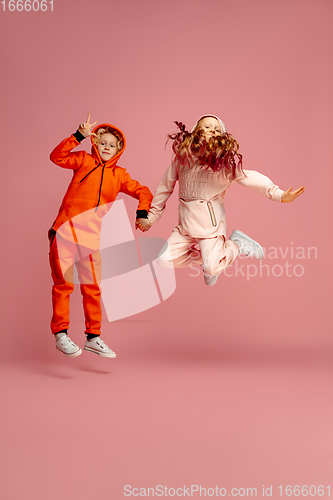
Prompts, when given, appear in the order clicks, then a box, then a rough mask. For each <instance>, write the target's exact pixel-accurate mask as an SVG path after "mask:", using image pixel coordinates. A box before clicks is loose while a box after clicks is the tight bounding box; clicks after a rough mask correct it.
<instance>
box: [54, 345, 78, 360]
mask: <svg viewBox="0 0 333 500" xmlns="http://www.w3.org/2000/svg"><path fill="white" fill-rule="evenodd" d="M56 349H57V350H58V351H60V352H62V353H63V354H64V355H65V356H67V357H68V358H76V357H77V356H80V354H82V350H81V349H79V350H78V351H76V352H72V353H68V352H65V351H63V350H62V349H60V347H58V346H57V345H56Z"/></svg>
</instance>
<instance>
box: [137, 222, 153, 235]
mask: <svg viewBox="0 0 333 500" xmlns="http://www.w3.org/2000/svg"><path fill="white" fill-rule="evenodd" d="M151 226H152V224H151V222H149V220H148V219H136V221H135V229H138V228H139V229H140V231H142V232H143V233H144V232H145V231H148V230H149V229H150V228H151Z"/></svg>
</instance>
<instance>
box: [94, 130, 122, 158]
mask: <svg viewBox="0 0 333 500" xmlns="http://www.w3.org/2000/svg"><path fill="white" fill-rule="evenodd" d="M97 149H98V152H99V156H100V157H101V158H102V160H103V161H108V160H110V159H111V158H113V157H114V156H115V155H116V154H117V152H118V139H117V137H116V136H114V135H113V134H109V133H106V134H103V135H102V136H101V138H100V140H99V141H98V143H97Z"/></svg>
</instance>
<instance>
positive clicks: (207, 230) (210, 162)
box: [136, 115, 305, 286]
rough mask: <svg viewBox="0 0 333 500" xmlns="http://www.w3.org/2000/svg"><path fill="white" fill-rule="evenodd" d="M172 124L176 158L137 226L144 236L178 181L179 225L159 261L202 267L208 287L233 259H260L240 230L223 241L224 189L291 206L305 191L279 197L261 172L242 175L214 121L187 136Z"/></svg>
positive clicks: (233, 145)
mask: <svg viewBox="0 0 333 500" xmlns="http://www.w3.org/2000/svg"><path fill="white" fill-rule="evenodd" d="M175 123H176V125H177V126H178V128H179V130H180V131H179V132H178V133H176V134H174V135H169V139H172V140H173V141H174V142H173V145H172V149H173V152H174V159H173V161H172V163H171V165H170V167H169V168H168V170H167V171H166V172H165V174H164V176H163V177H162V179H161V181H160V183H159V185H158V187H157V190H156V193H155V196H154V198H153V201H152V205H151V208H150V210H149V213H148V219H138V220H137V221H136V225H137V227H139V229H141V230H142V231H148V229H149V228H150V227H151V225H152V224H153V223H154V222H156V221H157V220H158V219H159V218H160V217H161V216H162V214H163V212H164V209H165V206H166V202H167V200H168V198H169V197H170V195H171V194H172V192H173V190H174V188H175V184H176V182H177V181H179V221H178V226H176V227H175V229H174V230H173V232H172V234H171V236H170V238H169V239H168V248H167V250H166V251H165V252H164V253H163V254H162V255H160V257H159V259H158V261H159V263H160V264H161V265H163V266H166V267H171V266H174V267H184V266H188V265H190V264H191V263H192V262H194V263H197V264H200V265H202V268H203V273H204V280H205V283H206V284H207V285H209V286H212V285H214V284H215V283H216V280H217V277H218V276H219V275H220V274H221V272H222V271H223V270H224V269H226V268H227V267H228V266H230V264H231V263H232V262H233V261H234V260H235V258H236V257H237V255H241V254H244V255H246V256H250V257H254V258H255V259H262V258H263V256H264V252H263V249H262V248H261V246H260V245H259V243H257V242H256V241H254V240H252V239H251V238H250V237H249V236H246V235H245V234H244V233H242V232H241V231H238V230H236V231H234V232H233V233H232V234H231V236H230V238H229V240H227V239H226V221H225V211H224V197H225V194H226V191H227V189H228V187H229V186H230V185H231V184H232V183H233V182H238V183H239V184H242V185H243V186H246V187H249V188H251V189H253V190H254V191H256V192H257V193H261V194H264V195H265V196H267V198H270V199H271V200H274V201H281V202H283V203H288V202H291V201H293V200H294V199H295V198H297V197H298V196H300V195H301V194H302V193H303V192H304V190H305V188H304V187H301V188H299V189H297V190H296V191H294V192H291V189H292V188H290V189H288V190H287V191H284V192H283V191H282V190H281V189H279V187H278V186H276V185H275V184H273V182H272V181H271V180H270V179H269V178H268V177H266V176H264V175H262V174H260V173H259V172H255V171H251V170H243V169H242V156H241V155H240V154H239V153H238V148H239V146H238V143H237V142H236V141H235V139H234V138H233V137H232V135H231V134H229V133H228V132H227V129H226V127H225V125H224V123H223V122H222V121H221V120H220V119H219V118H218V117H217V116H215V115H204V116H202V117H201V118H200V119H199V120H198V122H197V123H196V125H195V126H194V128H193V129H192V131H191V132H188V131H187V130H186V128H185V126H184V125H183V124H182V123H179V122H175ZM196 245H197V246H198V247H199V250H200V252H198V251H197V249H196V248H195V246H196Z"/></svg>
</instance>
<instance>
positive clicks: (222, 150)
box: [168, 117, 243, 179]
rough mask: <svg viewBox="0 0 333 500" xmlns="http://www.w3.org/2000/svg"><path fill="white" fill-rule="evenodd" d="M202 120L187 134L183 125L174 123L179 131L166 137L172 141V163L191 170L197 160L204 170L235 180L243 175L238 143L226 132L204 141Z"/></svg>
mask: <svg viewBox="0 0 333 500" xmlns="http://www.w3.org/2000/svg"><path fill="white" fill-rule="evenodd" d="M204 118H205V117H204ZM204 118H202V119H201V120H199V122H198V123H197V125H196V127H195V129H194V130H193V132H188V131H187V130H186V127H185V125H184V124H183V123H181V122H175V124H176V125H177V127H178V128H179V130H180V131H179V132H177V133H176V134H171V135H168V140H169V139H172V140H173V141H174V142H173V144H172V150H173V152H174V159H173V162H174V163H176V164H178V165H185V166H187V167H189V168H191V167H192V166H193V165H194V163H195V161H196V160H199V162H200V163H201V164H202V165H204V166H206V168H211V169H212V170H213V171H214V172H220V171H222V170H224V171H225V173H226V174H229V175H230V174H231V178H232V179H235V178H236V177H237V174H238V173H243V169H242V155H241V154H240V153H238V149H239V145H238V142H237V141H236V140H235V139H234V138H233V136H232V135H231V134H229V133H228V132H225V133H224V134H223V135H217V136H213V137H211V138H210V139H209V140H206V139H205V133H204V131H203V129H202V128H201V122H202V120H203V119H204Z"/></svg>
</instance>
